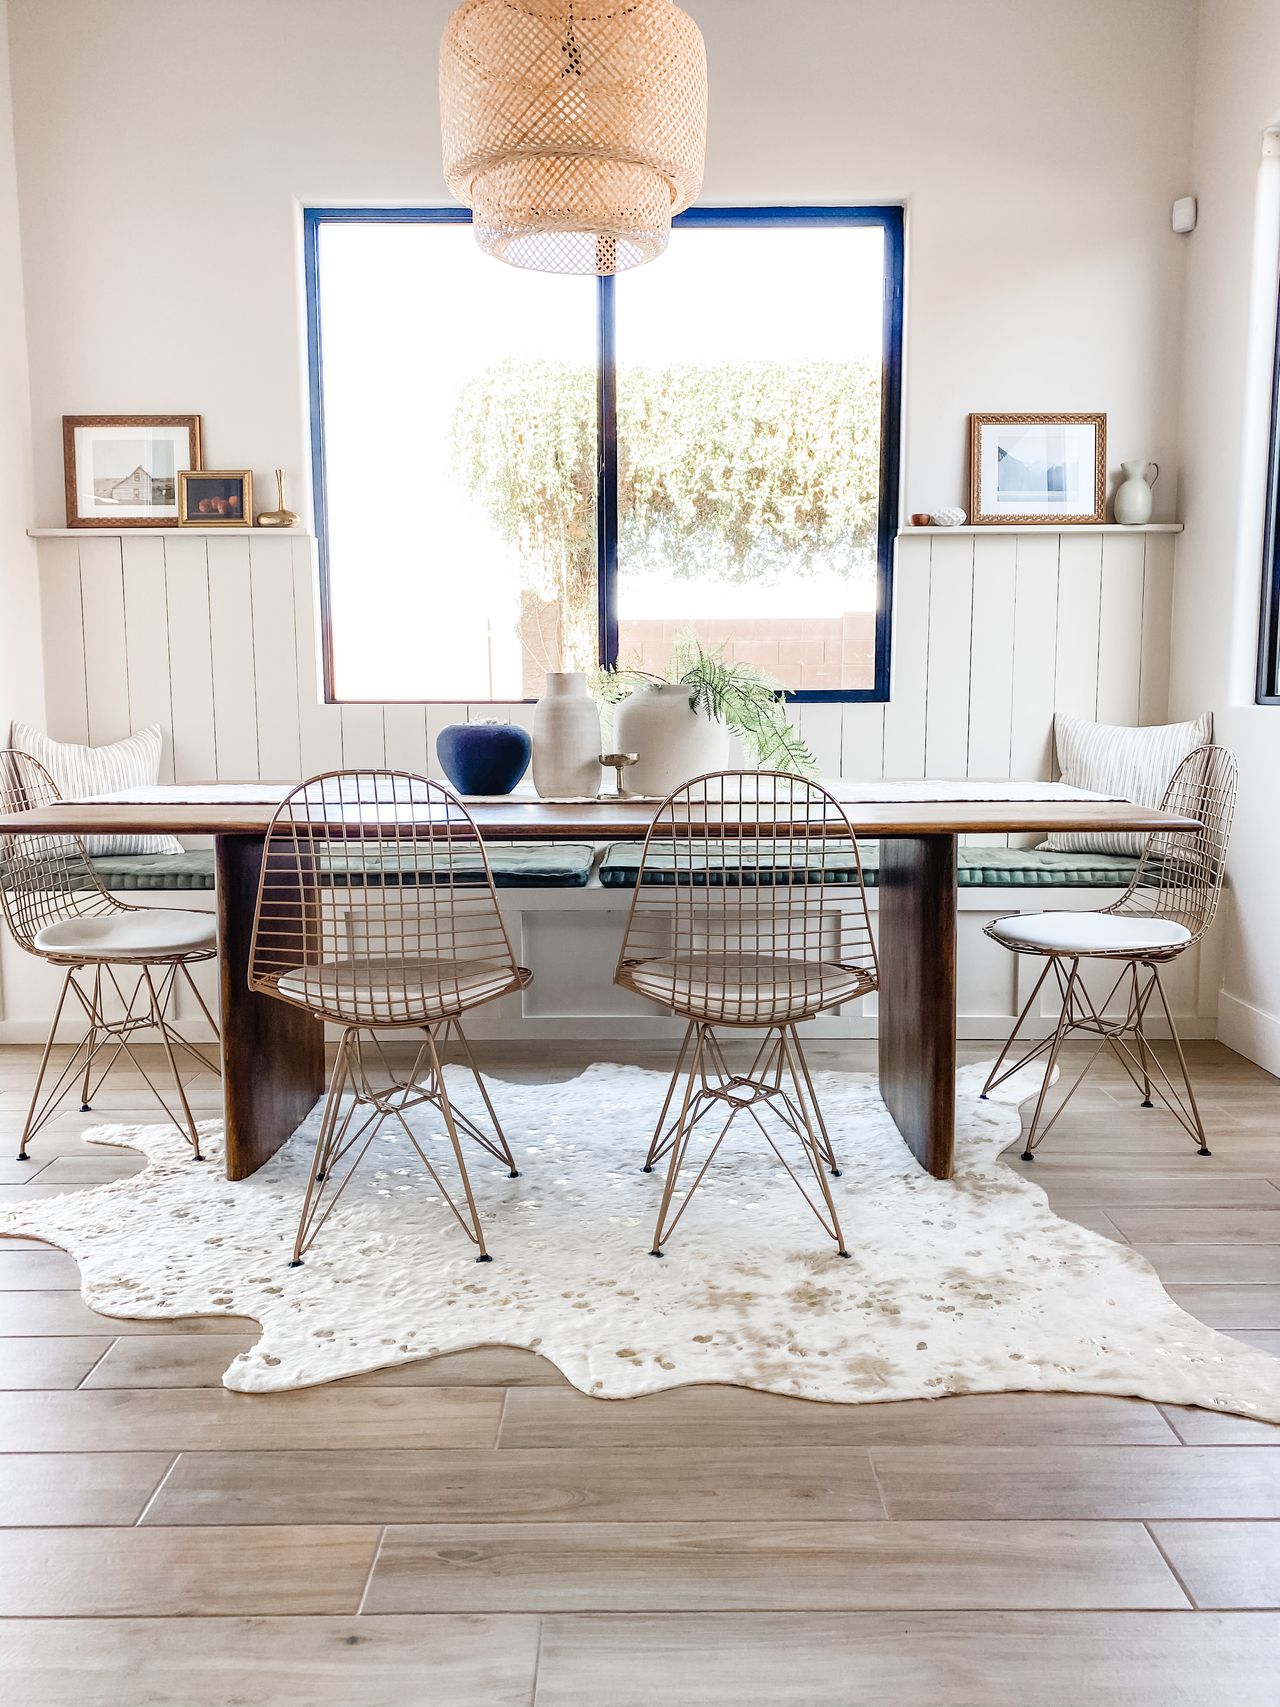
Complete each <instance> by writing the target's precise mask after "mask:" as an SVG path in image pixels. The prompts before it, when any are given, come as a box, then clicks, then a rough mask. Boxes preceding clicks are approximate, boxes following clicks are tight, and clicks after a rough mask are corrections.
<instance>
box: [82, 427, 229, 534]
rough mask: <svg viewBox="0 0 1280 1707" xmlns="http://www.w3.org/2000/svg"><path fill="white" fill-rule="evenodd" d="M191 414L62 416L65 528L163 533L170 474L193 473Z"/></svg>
mask: <svg viewBox="0 0 1280 1707" xmlns="http://www.w3.org/2000/svg"><path fill="white" fill-rule="evenodd" d="M200 457H201V450H200V417H199V415H64V416H63V417H62V462H63V474H64V478H65V482H66V494H67V526H68V527H69V528H163V527H173V525H174V524H175V523H176V521H177V519H178V470H179V469H182V468H199V466H200Z"/></svg>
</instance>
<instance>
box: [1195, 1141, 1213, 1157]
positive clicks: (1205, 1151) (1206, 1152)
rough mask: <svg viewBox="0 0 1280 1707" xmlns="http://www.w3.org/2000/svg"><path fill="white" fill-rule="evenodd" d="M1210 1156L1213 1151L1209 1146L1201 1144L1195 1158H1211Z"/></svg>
mask: <svg viewBox="0 0 1280 1707" xmlns="http://www.w3.org/2000/svg"><path fill="white" fill-rule="evenodd" d="M1212 1154H1213V1151H1212V1150H1211V1149H1210V1148H1209V1146H1208V1145H1207V1144H1202V1145H1201V1146H1200V1148H1199V1149H1198V1150H1197V1151H1196V1155H1197V1156H1211V1155H1212Z"/></svg>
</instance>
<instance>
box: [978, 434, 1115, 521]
mask: <svg viewBox="0 0 1280 1707" xmlns="http://www.w3.org/2000/svg"><path fill="white" fill-rule="evenodd" d="M1106 519H1107V417H1106V416H1105V415H970V417H969V520H970V522H971V523H972V524H973V525H974V526H975V527H1000V526H1004V527H1010V526H1018V525H1022V526H1025V527H1070V526H1072V525H1075V526H1077V527H1079V526H1083V525H1086V524H1088V523H1091V522H1092V523H1097V522H1105V521H1106Z"/></svg>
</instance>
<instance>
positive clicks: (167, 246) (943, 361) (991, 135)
mask: <svg viewBox="0 0 1280 1707" xmlns="http://www.w3.org/2000/svg"><path fill="white" fill-rule="evenodd" d="M688 3H689V9H690V10H691V11H692V12H693V13H694V15H695V16H696V18H697V19H698V22H699V23H700V25H701V26H702V29H703V31H704V34H705V36H706V40H707V48H708V53H709V57H710V67H711V90H712V105H711V137H710V148H709V155H708V162H707V178H706V187H705V191H704V199H706V200H708V201H728V202H733V201H747V202H749V201H761V200H766V201H767V200H779V201H791V200H802V201H823V200H828V199H840V198H848V199H850V200H864V201H866V200H877V199H883V200H892V199H898V198H906V199H907V200H909V202H910V282H909V289H910V301H909V316H910V318H909V326H910V332H909V338H910V343H909V352H908V360H909V371H908V390H907V408H908V419H907V435H906V481H905V499H906V510H907V511H908V512H910V511H912V510H916V509H921V508H936V507H938V506H940V505H941V504H943V503H949V502H956V501H962V499H963V492H962V486H963V465H964V418H965V415H966V413H967V412H968V411H969V410H971V409H979V410H998V409H1105V410H1106V411H1107V412H1108V413H1109V415H1110V424H1111V445H1112V456H1111V461H1112V465H1113V467H1114V466H1115V465H1116V464H1117V463H1118V462H1119V460H1120V459H1121V458H1122V457H1133V456H1154V457H1156V458H1158V459H1159V460H1161V462H1162V463H1163V464H1164V465H1165V466H1166V467H1167V468H1168V469H1169V471H1170V473H1169V477H1168V478H1166V480H1164V481H1163V482H1161V484H1160V485H1159V486H1158V487H1157V494H1158V498H1157V502H1158V504H1159V505H1160V509H1159V511H1158V515H1163V516H1169V515H1172V514H1173V513H1174V500H1175V493H1174V486H1175V481H1174V478H1173V469H1174V464H1175V463H1176V454H1175V452H1176V441H1175V434H1174V423H1175V402H1176V395H1177V385H1178V354H1177V327H1178V322H1179V317H1180V313H1181V276H1182V259H1183V249H1182V248H1181V247H1180V246H1179V244H1178V241H1177V240H1176V239H1175V238H1173V237H1172V236H1171V234H1170V232H1169V228H1168V205H1169V201H1170V199H1171V197H1172V196H1173V195H1175V194H1177V193H1179V192H1180V191H1182V190H1183V189H1184V188H1185V177H1186V173H1185V161H1186V135H1185V131H1186V125H1185V112H1186V107H1187V103H1188V101H1189V99H1190V78H1191V44H1192V37H1193V23H1194V13H1195V6H1194V0H1124V4H1123V5H1119V6H1117V5H1116V4H1115V3H1114V0H1066V3H1064V0H912V3H911V4H910V5H906V4H903V0H856V3H855V0H785V3H784V4H779V3H778V0H688ZM449 10H450V0H218V4H217V5H210V4H209V3H208V0H57V4H52V5H51V4H49V3H48V0H10V12H11V32H12V42H13V56H14V76H15V99H16V113H17V143H18V159H19V174H20V185H21V196H22V228H23V246H24V260H25V266H26V277H27V294H28V324H29V333H30V349H31V376H32V397H33V405H34V421H35V430H36V475H37V500H36V507H37V519H38V520H40V521H41V522H43V523H46V524H48V523H57V522H58V521H59V520H60V519H61V513H62V495H61V494H62V472H61V449H60V441H59V436H58V418H59V416H60V415H62V414H63V413H88V412H97V411H102V412H123V411H132V410H138V411H143V410H146V411H162V410H173V411H175V412H177V411H189V410H194V411H199V412H200V413H202V414H203V415H204V417H205V426H206V446H207V452H208V458H209V460H210V461H211V462H213V463H214V464H215V465H216V464H217V463H219V462H220V463H221V464H222V465H223V466H236V465H243V464H251V465H252V466H253V467H254V468H255V470H256V471H257V473H258V474H259V476H260V477H265V476H266V475H267V474H268V472H269V470H270V469H271V468H273V467H274V466H275V465H276V464H278V463H283V464H284V465H285V467H286V468H287V469H288V470H289V473H290V477H291V488H290V489H291V491H292V492H293V494H295V495H296V497H297V498H298V499H299V500H302V498H303V495H304V479H305V469H306V464H307V452H306V417H305V410H304V399H303V392H304V383H303V382H304V364H303V348H302V340H301V325H300V314H299V288H300V283H299V241H298V223H297V210H298V207H299V205H300V204H301V203H303V202H306V201H325V202H342V201H356V202H360V201H369V202H378V201H382V202H393V203H394V202H402V203H403V202H414V201H428V202H430V201H444V200H447V199H448V198H447V195H446V192H445V189H444V185H443V182H442V180H441V176H440V148H439V133H438V113H437V103H436V81H435V80H436V71H435V65H436V49H437V44H438V40H439V35H440V29H441V25H442V23H443V21H444V19H445V17H446V16H447V14H448V11H449ZM295 507H297V506H295Z"/></svg>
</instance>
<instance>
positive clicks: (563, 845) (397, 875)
mask: <svg viewBox="0 0 1280 1707" xmlns="http://www.w3.org/2000/svg"><path fill="white" fill-rule="evenodd" d="M324 851H325V858H324V861H323V866H324V870H325V872H326V874H327V875H328V877H329V880H330V882H331V883H332V884H333V885H334V886H335V888H340V887H342V886H343V885H344V884H350V885H356V884H360V885H363V884H365V883H371V882H372V883H399V882H401V881H403V880H404V878H405V877H408V878H409V879H410V881H411V882H420V883H430V882H431V881H432V861H431V855H430V852H429V851H428V850H427V849H425V848H424V849H423V850H422V851H421V852H420V854H419V856H418V858H417V860H416V861H413V862H412V863H410V862H408V861H407V860H406V857H405V854H404V852H403V851H402V850H400V849H399V848H397V847H396V846H395V844H394V843H393V842H388V843H384V844H382V846H381V848H380V849H379V848H376V847H372V846H369V847H365V848H362V849H361V851H360V853H359V855H358V856H357V858H355V859H354V860H352V861H348V860H347V859H346V858H345V857H344V852H343V848H342V845H341V844H340V843H331V844H330V846H329V848H328V849H326V850H324ZM437 863H439V862H437ZM594 863H595V848H594V847H593V846H592V845H591V843H590V842H549V843H546V844H545V845H544V844H540V843H538V842H511V843H498V844H495V845H494V846H493V847H491V848H490V849H489V868H490V870H491V871H492V872H493V881H494V884H495V885H496V887H497V888H499V889H581V888H583V887H584V886H585V885H586V883H587V882H588V880H589V879H590V877H591V867H592V865H593V864H594ZM449 867H450V869H451V871H452V874H453V878H454V881H455V882H457V883H480V882H482V881H483V878H484V861H483V859H482V858H481V856H480V854H479V853H478V852H475V853H472V852H470V851H464V850H462V849H455V850H454V851H453V854H452V857H451V859H450V861H449Z"/></svg>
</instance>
